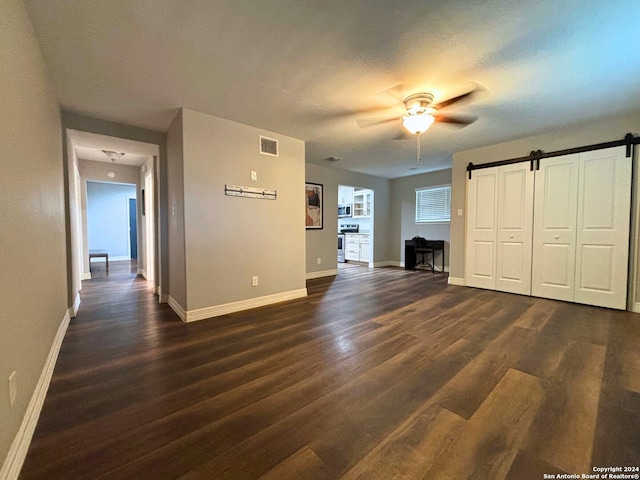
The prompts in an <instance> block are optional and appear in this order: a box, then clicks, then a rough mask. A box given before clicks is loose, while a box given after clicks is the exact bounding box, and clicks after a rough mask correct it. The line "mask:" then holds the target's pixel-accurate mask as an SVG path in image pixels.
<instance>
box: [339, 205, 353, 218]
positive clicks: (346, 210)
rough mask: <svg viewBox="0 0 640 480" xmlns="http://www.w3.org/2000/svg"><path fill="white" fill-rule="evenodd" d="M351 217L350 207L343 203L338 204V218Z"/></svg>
mask: <svg viewBox="0 0 640 480" xmlns="http://www.w3.org/2000/svg"><path fill="white" fill-rule="evenodd" d="M350 216H351V205H347V204H345V203H339V204H338V218H346V217H350Z"/></svg>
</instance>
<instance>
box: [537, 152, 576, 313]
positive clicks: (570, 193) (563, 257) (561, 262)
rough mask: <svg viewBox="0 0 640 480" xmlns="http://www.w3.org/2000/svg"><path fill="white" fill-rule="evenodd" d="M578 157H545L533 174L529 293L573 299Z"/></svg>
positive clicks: (559, 298)
mask: <svg viewBox="0 0 640 480" xmlns="http://www.w3.org/2000/svg"><path fill="white" fill-rule="evenodd" d="M578 162H579V157H578V155H577V154H575V155H565V156H562V157H555V158H545V159H543V160H541V162H540V170H538V171H537V172H536V180H535V202H534V212H535V213H534V220H533V232H534V233H533V268H532V285H531V294H532V295H534V296H536V297H545V298H554V299H556V300H565V301H570V302H572V301H573V300H574V277H575V265H576V263H575V261H576V210H577V199H578Z"/></svg>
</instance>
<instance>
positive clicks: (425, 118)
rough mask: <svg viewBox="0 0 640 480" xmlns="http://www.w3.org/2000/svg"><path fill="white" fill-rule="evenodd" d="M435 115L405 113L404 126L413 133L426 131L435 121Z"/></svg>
mask: <svg viewBox="0 0 640 480" xmlns="http://www.w3.org/2000/svg"><path fill="white" fill-rule="evenodd" d="M434 120H435V117H434V116H433V115H430V114H428V113H421V114H413V115H405V116H404V117H402V124H403V125H404V127H405V128H406V129H407V130H409V131H410V132H411V133H413V134H418V133H423V132H426V131H427V130H428V129H429V127H430V126H431V124H432V123H433V122H434Z"/></svg>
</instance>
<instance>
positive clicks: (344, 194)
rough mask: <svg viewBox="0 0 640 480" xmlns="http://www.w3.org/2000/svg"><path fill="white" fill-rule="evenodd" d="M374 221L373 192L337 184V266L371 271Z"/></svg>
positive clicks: (367, 189) (372, 264)
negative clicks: (356, 267) (362, 268)
mask: <svg viewBox="0 0 640 480" xmlns="http://www.w3.org/2000/svg"><path fill="white" fill-rule="evenodd" d="M374 218H375V217H374V191H373V190H372V189H369V188H363V187H357V186H352V185H338V267H341V266H344V265H346V264H351V265H353V266H355V265H360V266H366V267H369V268H373V266H374V261H373V259H374V250H373V245H374V242H373V239H374ZM340 247H342V249H341V248H340Z"/></svg>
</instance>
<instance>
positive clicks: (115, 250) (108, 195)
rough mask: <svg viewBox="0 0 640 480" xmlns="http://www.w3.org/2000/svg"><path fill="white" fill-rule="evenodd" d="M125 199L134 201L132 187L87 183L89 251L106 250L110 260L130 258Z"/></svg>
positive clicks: (127, 214) (126, 202) (127, 211)
mask: <svg viewBox="0 0 640 480" xmlns="http://www.w3.org/2000/svg"><path fill="white" fill-rule="evenodd" d="M129 198H134V199H135V198H136V186H135V185H128V184H119V183H103V182H87V237H88V239H89V242H88V247H89V249H104V250H107V251H108V252H109V257H110V258H111V259H112V260H115V259H125V258H126V259H129V258H131V257H130V253H131V251H130V249H131V245H130V238H129ZM136 226H137V225H136ZM136 242H137V238H136Z"/></svg>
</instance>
